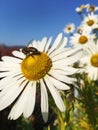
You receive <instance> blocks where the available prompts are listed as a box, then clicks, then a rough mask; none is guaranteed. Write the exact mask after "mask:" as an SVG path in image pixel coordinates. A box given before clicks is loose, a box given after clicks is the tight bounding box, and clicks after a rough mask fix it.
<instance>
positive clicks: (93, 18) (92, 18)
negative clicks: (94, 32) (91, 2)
mask: <svg viewBox="0 0 98 130" xmlns="http://www.w3.org/2000/svg"><path fill="white" fill-rule="evenodd" d="M81 24H82V25H83V26H85V27H86V26H87V27H89V28H91V29H96V28H98V15H96V14H94V13H93V12H92V13H91V14H88V16H85V17H84V19H83V21H82V23H81Z"/></svg>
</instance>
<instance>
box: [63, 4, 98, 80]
mask: <svg viewBox="0 0 98 130" xmlns="http://www.w3.org/2000/svg"><path fill="white" fill-rule="evenodd" d="M97 11H98V7H96V6H94V5H90V4H86V5H81V6H80V7H77V8H76V12H77V13H78V14H79V15H82V17H81V18H82V21H81V23H80V26H78V27H77V28H76V29H75V25H74V24H73V23H71V24H67V25H66V27H65V28H64V32H65V33H68V34H70V38H69V43H70V46H74V47H79V48H82V49H83V53H84V56H83V58H81V59H80V60H79V62H80V67H81V66H82V67H84V72H85V73H87V74H88V77H89V78H90V79H91V80H98V40H97V39H98V14H97Z"/></svg>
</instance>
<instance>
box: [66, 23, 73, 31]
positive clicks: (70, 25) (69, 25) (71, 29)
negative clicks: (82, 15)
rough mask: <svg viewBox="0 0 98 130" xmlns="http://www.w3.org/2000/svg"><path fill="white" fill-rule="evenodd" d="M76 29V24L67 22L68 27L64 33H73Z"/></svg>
mask: <svg viewBox="0 0 98 130" xmlns="http://www.w3.org/2000/svg"><path fill="white" fill-rule="evenodd" d="M74 30H75V25H74V24H73V23H72V24H67V25H66V27H65V28H64V33H73V32H74Z"/></svg>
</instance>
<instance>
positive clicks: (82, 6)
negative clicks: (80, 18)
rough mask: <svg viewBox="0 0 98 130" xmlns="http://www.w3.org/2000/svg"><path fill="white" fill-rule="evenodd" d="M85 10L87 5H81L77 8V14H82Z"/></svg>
mask: <svg viewBox="0 0 98 130" xmlns="http://www.w3.org/2000/svg"><path fill="white" fill-rule="evenodd" d="M84 8H85V5H84V4H83V5H81V6H80V7H77V8H76V12H77V13H82V12H83V10H84Z"/></svg>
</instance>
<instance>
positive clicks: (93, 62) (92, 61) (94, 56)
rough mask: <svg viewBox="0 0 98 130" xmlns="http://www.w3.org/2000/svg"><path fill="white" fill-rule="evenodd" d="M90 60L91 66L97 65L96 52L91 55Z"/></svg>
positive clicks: (97, 56)
mask: <svg viewBox="0 0 98 130" xmlns="http://www.w3.org/2000/svg"><path fill="white" fill-rule="evenodd" d="M90 62H91V65H92V66H94V67H98V54H94V55H92V57H91V59H90Z"/></svg>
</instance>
